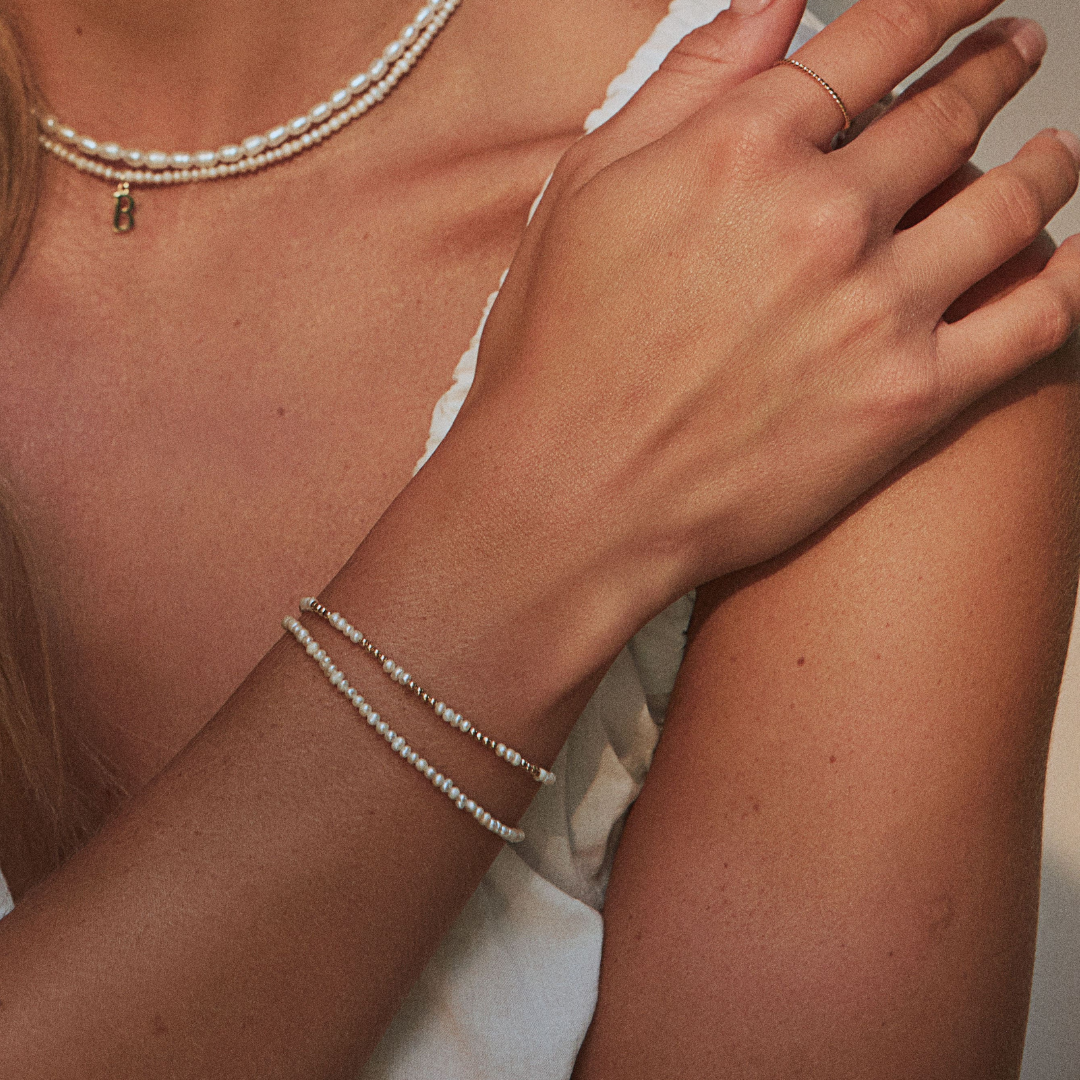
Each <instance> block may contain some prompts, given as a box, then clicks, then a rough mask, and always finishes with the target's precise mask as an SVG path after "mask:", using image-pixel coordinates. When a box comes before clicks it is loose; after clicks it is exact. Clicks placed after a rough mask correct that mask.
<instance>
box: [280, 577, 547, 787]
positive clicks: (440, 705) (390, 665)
mask: <svg viewBox="0 0 1080 1080" xmlns="http://www.w3.org/2000/svg"><path fill="white" fill-rule="evenodd" d="M300 610H301V611H310V612H311V613H312V614H313V615H319V616H321V617H322V618H324V619H325V620H326V621H327V622H328V623H329V624H330V625H331V626H332V627H333V628H334V629H335V630H338V631H340V632H341V633H342V634H343V635H344V636H345V637H347V638H348V639H349V640H350V641H351V642H352V643H353V644H354V645H359V646H360V647H361V648H362V649H365V650H367V652H369V653H370V654H371V655H372V656H373V657H375V659H376V660H378V661H379V663H380V664H381V665H382V669H383V671H384V672H385V673H386V674H387V675H389V676H390V678H391V679H393V680H394V682H396V683H400V684H401V685H402V686H404V687H405V689H406V690H412V691H413V693H415V694H416V696H417V697H418V698H419V699H420V700H421V701H422V702H423V703H424V704H425V705H429V706H431V708H432V709H433V710H434V712H435V715H436V716H438V717H440V718H441V719H442V720H444V721H445V722H446V723H448V724H449V725H450V726H451V727H452V728H456V729H457V730H458V731H460V732H461V733H462V734H463V735H471V736H472V737H473V738H474V739H475V740H476V741H477V742H478V743H480V744H481V745H482V746H484V747H486V748H488V749H490V750H493V751H494V752H495V753H496V754H497V755H498V756H499V757H501V758H502V759H503V760H504V761H506V762H507V763H508V764H509V765H512V766H513V767H514V768H515V769H524V770H525V771H526V772H527V773H528V774H529V775H530V776H531V777H532V778H533V779H534V780H535V781H536V782H537V783H538V784H554V783H555V774H554V773H553V772H549V771H548V770H547V769H545V768H542V767H541V766H539V765H534V764H533V763H532V762H531V761H528V760H527V759H526V758H524V757H523V756H522V755H521V754H520V753H518V751H517V750H514V749H512V748H511V747H509V746H507V745H506V743H501V742H497V741H496V740H495V739H493V738H491V736H490V735H485V734H484V733H483V732H482V731H481V730H480V729H479V728H478V727H477V726H476V725H475V724H473V723H471V722H470V721H468V720H466V719H465V717H463V716H462V715H461V713H459V712H455V711H454V710H453V709H452V708H450V706H449V705H447V704H445V703H444V702H442V701H437V700H436V699H435V698H433V697H432V696H431V695H430V694H429V693H428V692H427V691H426V690H424V689H423V687H421V686H420V684H419V683H417V681H416V680H415V679H414V678H413V677H412V675H410V674H409V673H408V672H407V671H405V670H404V668H402V666H401V665H400V664H395V663H394V661H393V660H391V659H390V657H389V656H387V655H386V654H385V653H384V652H382V651H381V650H380V649H379V648H377V647H376V646H375V645H373V644H372V643H371V642H370V641H368V639H367V638H366V637H365V636H364V635H363V634H362V633H361V632H360V631H359V630H357V629H356V627H355V626H351V625H350V624H349V623H348V622H347V621H346V619H345V617H344V616H343V615H340V614H339V613H338V612H336V611H330V610H329V609H327V608H326V607H325V606H324V605H322V604H320V603H319V601H318V600H316V599H315V597H313V596H305V597H304V599H303V600H301V601H300Z"/></svg>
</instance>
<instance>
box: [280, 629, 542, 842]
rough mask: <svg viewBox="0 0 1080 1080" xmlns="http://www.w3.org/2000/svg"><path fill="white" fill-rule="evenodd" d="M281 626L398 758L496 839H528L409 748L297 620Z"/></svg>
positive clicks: (520, 831) (403, 739)
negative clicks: (301, 646)
mask: <svg viewBox="0 0 1080 1080" xmlns="http://www.w3.org/2000/svg"><path fill="white" fill-rule="evenodd" d="M281 625H282V626H284V627H285V629H286V630H288V631H289V633H290V634H292V636H293V637H294V638H296V640H297V641H298V642H299V643H300V644H301V645H303V646H304V649H305V651H306V652H307V654H308V656H310V657H311V659H312V660H314V661H315V662H316V663H317V664H318V665H319V667H320V668H322V671H323V674H324V675H325V676H326V677H327V679H329V680H330V684H331V686H334V687H336V688H337V690H338V691H339V692H340V693H341V694H342V695H343V696H344V697H345V698H347V699H348V701H349V703H350V704H351V705H352V706H353V708H354V709H356V711H357V712H359V713H360V715H361V716H363V717H364V718H365V719H366V720H367V722H368V726H369V727H373V728H374V729H375V731H376V732H377V733H378V734H379V735H381V736H382V737H383V739H385V740H386V742H387V743H388V744H389V746H390V749H391V750H393V751H394V753H395V754H397V755H398V757H400V758H402V759H403V760H405V761H407V762H408V763H409V764H410V765H412V766H413V768H415V769H416V771H417V772H418V773H421V774H422V775H423V776H425V777H427V779H428V780H430V781H431V783H432V785H433V786H434V787H436V788H438V790H439V791H441V792H442V793H443V794H444V795H446V796H447V797H448V798H449V799H450V801H451V802H452V803H453V804H454V805H455V806H456V807H457V808H458V809H459V810H461V811H463V812H464V813H466V814H470V815H471V816H472V817H474V818H476V820H477V821H478V822H480V824H481V825H483V826H484V828H485V829H487V830H488V832H493V833H494V834H495V835H496V836H498V837H499V838H500V839H502V840H505V841H506V842H507V843H509V844H520V843H521V841H522V840H524V839H525V833H524V832H523V831H522V830H521V829H515V828H512V827H511V826H509V825H504V824H503V823H502V822H501V821H499V819H498V818H496V817H493V816H492V815H491V814H490V813H489V812H488V811H487V810H485V809H484V808H483V807H482V806H481V805H480V804H479V803H478V802H476V800H475V799H470V798H469V797H468V795H466V794H465V792H464V791H462V790H461V789H460V788H459V787H458V786H457V785H456V784H455V783H454V781H453V780H451V779H450V777H449V776H444V775H443V774H442V773H441V772H439V771H438V770H437V769H436V768H435V766H434V765H431V764H429V763H428V762H427V761H425V760H424V758H422V757H421V756H420V755H419V754H418V753H417V752H416V751H415V750H414V749H413V748H412V747H411V746H409V744H408V743H407V742H406V741H405V736H404V735H399V734H398V733H397V732H396V731H394V730H393V728H391V727H390V725H389V724H388V723H387V722H386V721H385V720H383V719H382V718H381V717H380V716H379V714H378V713H377V712H376V711H375V710H374V709H373V708H372V707H371V706H370V705H369V704H368V703H367V702H366V701H365V700H364V699H363V697H362V696H361V695H360V692H359V691H358V690H357V689H356V688H355V687H354V686H350V685H349V683H348V681H347V680H346V678H345V673H344V672H343V671H341V670H339V669H338V668H337V667H335V666H334V662H333V661H332V660H331V659H330V657H329V656H327V654H326V650H325V649H324V648H323V647H322V646H321V645H320V644H319V643H318V642H317V641H316V640H315V639H314V638H313V637H312V636H311V634H309V633H308V632H307V630H305V629H304V627H303V626H302V625H301V624H300V623H299V622H298V621H297V620H296V619H294V618H293V617H292V616H291V615H286V616H285V618H284V619H282V621H281Z"/></svg>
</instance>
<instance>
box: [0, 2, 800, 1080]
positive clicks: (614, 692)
mask: <svg viewBox="0 0 1080 1080" xmlns="http://www.w3.org/2000/svg"><path fill="white" fill-rule="evenodd" d="M727 6H728V0H673V2H672V4H671V7H670V9H669V12H668V15H667V16H666V17H665V18H664V19H663V20H662V21H661V22H660V23H659V25H658V26H657V27H656V29H655V30H654V32H653V34H652V36H651V37H650V38H649V40H648V41H647V42H646V43H645V44H644V45H642V47H641V48H640V49H639V50H638V51H637V53H636V54H635V55H634V57H633V59H632V60H631V61H630V63H629V64H628V66H627V68H626V70H625V71H624V72H623V73H622V74H621V75H619V76H618V77H617V78H616V79H615V80H614V81H613V82H612V83H611V85H610V86H609V87H608V92H607V98H606V100H605V101H604V104H603V105H602V106H601V107H600V108H598V109H595V110H594V111H593V112H592V113H590V114H589V116H588V118H587V119H586V121H585V130H586V131H592V130H593V129H594V128H597V127H599V126H600V124H602V123H603V122H604V121H605V120H607V119H609V118H610V117H611V116H613V115H614V114H615V113H616V112H618V111H619V109H621V108H622V106H623V105H625V104H626V102H627V101H629V100H630V98H631V97H632V96H633V95H634V93H636V91H637V90H638V89H639V88H640V87H641V85H642V84H643V83H644V82H645V80H646V79H648V77H649V76H650V75H651V74H652V73H653V72H654V71H655V70H656V69H657V68H658V67H659V66H660V63H661V61H662V60H663V59H664V57H665V56H667V54H668V53H669V52H670V51H671V49H672V48H673V47H674V46H675V45H676V44H677V43H678V42H679V41H680V40H681V39H682V38H683V37H684V36H685V35H686V34H687V33H689V32H690V31H691V30H692V29H694V28H695V27H697V26H701V25H703V24H704V23H706V22H709V21H710V20H711V19H713V18H715V16H716V15H717V14H718V13H719V12H720V11H721V10H723V9H724V8H726V7H727ZM820 29H821V24H820V23H819V22H818V21H817V20H816V19H815V18H814V17H813V16H811V15H809V14H807V15H806V16H805V17H804V19H803V22H802V25H801V26H800V28H799V32H798V34H797V35H796V39H795V42H794V44H793V46H792V48H793V49H794V48H797V47H798V46H800V45H802V44H803V43H804V42H805V41H806V40H807V39H808V38H809V37H810V36H812V34H814V33H815V32H816V31H817V30H820ZM537 201H539V199H538V200H537ZM534 210H535V205H534ZM503 276H504V279H505V274H504V275H503ZM497 295H498V294H497V293H492V295H491V296H490V297H489V298H488V302H487V306H486V308H485V310H484V313H483V317H482V319H481V322H480V327H479V329H478V330H477V332H476V334H475V336H474V337H473V340H472V342H471V343H470V346H469V348H468V350H467V351H466V352H465V354H464V355H463V356H462V358H461V360H460V361H459V363H458V365H457V367H456V369H455V370H454V376H453V384H452V385H451V387H450V388H449V389H448V390H447V392H446V393H445V394H444V395H443V396H442V398H440V400H439V402H438V404H437V405H436V406H435V410H434V414H433V416H432V421H431V432H430V436H429V438H428V442H427V446H426V448H425V453H424V456H423V457H422V458H421V459H420V462H419V463H418V464H417V469H419V468H420V467H421V466H422V465H423V464H424V462H425V461H426V460H427V459H428V457H429V456H430V454H431V453H432V451H433V450H434V449H435V447H437V446H438V445H439V443H440V442H441V441H442V439H443V438H444V436H445V435H446V433H447V431H449V430H450V425H451V424H452V423H453V422H454V419H455V417H456V416H457V414H458V410H459V409H460V408H461V404H462V402H463V401H464V400H465V396H466V394H468V392H469V387H470V386H471V385H472V380H473V373H474V371H475V369H476V354H477V349H478V347H479V343H480V333H481V331H482V330H483V327H484V322H485V321H486V319H487V316H488V312H490V310H491V305H492V304H493V303H494V301H495V297H496V296H497ZM692 609H693V598H692V597H690V596H686V597H683V598H682V599H681V600H679V601H677V602H676V603H675V604H673V605H672V606H671V607H670V608H668V609H667V610H666V611H664V612H662V613H661V614H660V615H658V616H657V617H656V618H655V619H653V620H652V621H651V622H650V623H649V624H648V625H647V626H645V627H644V628H643V629H642V630H641V631H640V632H639V633H638V634H636V635H635V636H634V638H633V639H632V640H631V641H630V642H629V643H628V644H627V646H626V648H624V649H623V651H622V652H621V653H620V654H619V656H618V657H617V658H616V660H615V663H614V664H612V666H611V669H610V670H609V671H608V673H607V675H605V677H604V679H603V681H602V682H601V683H600V686H599V687H598V688H597V690H596V693H595V694H594V695H593V697H592V698H591V700H590V701H589V703H588V705H587V706H586V708H585V711H584V712H583V713H582V715H581V717H580V718H579V719H578V721H577V724H576V725H575V726H574V729H573V731H572V732H571V733H570V737H569V739H568V740H567V742H566V745H565V746H564V747H563V749H562V751H561V753H560V754H559V756H558V758H557V760H556V761H555V764H554V766H553V769H554V772H555V774H556V775H557V776H558V778H559V779H558V782H557V783H556V784H555V785H553V786H551V787H546V786H545V787H540V788H539V789H538V793H537V796H536V798H535V800H534V801H533V803H532V805H531V806H530V808H529V810H528V811H527V813H526V814H525V816H524V818H523V819H522V826H523V828H524V829H525V833H526V839H525V841H524V842H523V843H521V844H519V845H517V846H516V847H514V848H511V847H509V846H507V847H505V848H504V849H503V851H502V852H501V853H500V855H499V856H498V858H497V859H496V860H495V862H494V863H493V864H492V866H491V869H490V870H489V871H488V873H487V874H486V875H485V877H484V879H483V881H482V882H481V883H480V886H479V887H478V888H477V890H476V892H475V893H474V894H473V896H472V897H471V899H470V900H469V902H468V903H467V904H466V906H465V909H464V910H463V911H462V913H461V915H460V917H459V918H458V920H457V921H456V922H455V923H454V925H453V927H452V928H451V930H450V932H449V934H448V935H447V936H446V938H445V940H444V941H443V942H442V944H441V945H440V947H439V949H438V951H437V952H436V954H435V956H434V957H432V959H431V961H430V963H429V964H428V966H427V968H426V969H425V971H424V973H423V975H422V976H421V977H420V980H419V981H418V982H417V984H416V985H415V986H414V987H413V989H412V991H411V992H410V994H409V996H408V997H407V999H406V1000H405V1003H404V1005H403V1006H402V1007H401V1010H400V1011H399V1012H398V1014H397V1016H396V1017H395V1018H394V1021H393V1023H392V1024H391V1025H390V1028H389V1029H388V1030H387V1032H386V1034H385V1036H384V1037H383V1039H382V1041H381V1042H380V1044H379V1046H378V1048H377V1050H376V1051H375V1054H374V1056H373V1057H372V1059H371V1060H370V1061H369V1062H368V1064H367V1067H366V1068H365V1069H364V1070H363V1071H362V1073H361V1078H362V1080H426V1078H427V1077H439V1078H440V1080H567V1078H568V1077H569V1076H570V1073H571V1071H572V1069H573V1066H574V1059H575V1057H576V1056H577V1052H578V1049H579V1048H580V1046H581V1042H582V1040H583V1039H584V1037H585V1031H586V1029H587V1027H588V1026H589V1022H590V1020H591V1019H592V1014H593V1009H594V1008H595V1005H596V993H597V985H598V979H599V971H600V946H601V942H602V939H603V919H602V918H601V915H600V910H601V908H602V906H603V902H604V890H605V889H606V887H607V881H608V875H609V873H610V871H611V863H612V860H613V858H614V854H615V848H616V846H617V844H618V839H619V836H620V834H621V831H622V824H623V820H624V818H625V816H626V812H627V810H628V809H629V808H630V805H631V803H632V802H633V801H634V799H635V798H636V797H637V794H638V792H639V791H640V790H641V785H642V783H643V781H644V779H645V774H646V773H647V771H648V768H649V765H650V763H651V761H652V754H653V750H654V749H655V747H656V743H657V740H658V738H659V736H660V731H661V728H662V726H663V721H664V716H665V713H666V710H667V703H668V698H669V696H670V694H671V690H672V687H673V685H674V683H675V675H676V673H677V672H678V669H679V664H680V663H681V662H682V654H683V647H684V644H685V640H686V628H687V624H688V623H689V620H690V613H691V611H692ZM11 907H12V902H11V896H10V893H9V892H8V889H7V885H6V883H5V882H4V880H3V877H2V876H0V916H3V915H5V914H7V912H8V911H10V910H11Z"/></svg>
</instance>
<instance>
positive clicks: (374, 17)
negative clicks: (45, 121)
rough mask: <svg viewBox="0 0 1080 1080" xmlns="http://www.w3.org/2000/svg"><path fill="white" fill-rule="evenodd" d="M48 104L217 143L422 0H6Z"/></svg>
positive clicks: (397, 23)
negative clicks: (359, 0)
mask: <svg viewBox="0 0 1080 1080" xmlns="http://www.w3.org/2000/svg"><path fill="white" fill-rule="evenodd" d="M5 4H6V9H7V12H8V14H9V17H10V18H11V19H12V21H13V22H14V24H15V26H16V27H17V28H18V30H19V32H20V36H21V37H22V39H23V41H24V44H25V46H26V49H27V52H28V55H29V59H30V63H31V67H32V69H33V71H34V75H35V78H36V80H37V83H38V87H39V89H40V91H41V94H42V96H43V98H44V99H45V102H46V104H47V105H48V107H49V108H50V109H52V110H53V111H54V112H56V114H57V115H58V116H60V117H61V118H62V119H63V120H64V121H65V122H66V123H69V124H71V125H72V126H74V127H75V128H76V129H78V130H81V131H85V132H86V133H88V134H92V135H93V136H94V137H95V138H98V139H102V140H105V139H108V140H115V141H118V142H120V143H126V144H128V145H139V146H145V147H146V148H147V149H150V148H157V149H162V150H191V149H202V148H207V149H216V148H217V147H218V146H220V145H222V144H223V143H227V142H233V141H235V140H236V139H238V138H242V137H244V136H245V135H249V134H252V133H254V132H258V131H262V130H265V129H266V128H269V127H271V126H273V125H275V124H278V123H281V122H284V121H286V120H289V119H291V118H292V117H293V116H295V115H298V114H299V113H302V112H304V111H306V110H307V109H309V108H310V107H311V106H312V105H314V104H315V103H316V102H317V101H320V100H323V99H324V98H325V97H326V96H328V95H329V94H330V93H332V92H333V91H334V90H336V89H337V88H338V87H339V86H342V85H344V84H345V82H347V81H348V79H349V78H351V77H352V76H353V75H355V74H356V73H357V72H358V71H361V70H363V68H364V67H366V66H367V65H368V64H369V63H370V62H371V60H373V59H374V58H375V56H376V55H377V54H378V53H379V52H380V51H381V50H382V48H383V47H384V46H385V45H386V44H387V43H388V42H389V41H390V40H391V39H393V38H394V37H395V36H396V35H397V33H398V31H399V30H400V29H401V27H402V26H403V25H404V24H405V23H406V22H407V21H408V20H409V19H410V18H411V17H412V16H413V15H414V14H415V11H414V8H419V7H420V3H419V0H366V2H365V3H357V0H318V2H316V0H5Z"/></svg>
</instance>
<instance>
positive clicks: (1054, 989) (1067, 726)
mask: <svg viewBox="0 0 1080 1080" xmlns="http://www.w3.org/2000/svg"><path fill="white" fill-rule="evenodd" d="M850 5H851V0H810V9H811V10H812V11H813V12H814V13H815V14H817V15H819V16H820V17H821V18H822V19H824V20H826V21H827V20H829V19H832V18H835V17H836V16H837V15H839V14H840V13H841V12H842V11H844V10H845V9H846V8H848V7H849V6H850ZM994 15H995V17H997V16H999V15H1023V16H1026V17H1028V18H1032V19H1037V20H1038V21H1039V22H1040V23H1041V24H1042V26H1043V28H1044V29H1045V30H1046V32H1047V36H1048V37H1049V39H1050V47H1049V50H1048V51H1047V54H1046V59H1045V60H1044V61H1043V66H1042V69H1041V70H1040V72H1039V73H1038V75H1037V76H1036V77H1035V79H1034V80H1033V81H1032V82H1031V83H1030V84H1029V85H1028V87H1027V88H1026V89H1025V90H1024V91H1023V93H1021V94H1020V96H1019V97H1017V98H1016V99H1015V100H1014V101H1013V102H1012V103H1011V104H1009V105H1008V106H1007V107H1006V108H1005V110H1004V112H1003V113H1002V114H1001V116H1000V117H999V118H998V120H997V121H996V123H995V124H994V126H993V127H991V129H990V130H989V132H987V134H986V137H985V138H984V139H983V142H982V145H981V146H980V147H979V152H978V154H976V156H975V161H976V163H977V164H978V165H980V166H981V167H982V168H984V169H986V168H990V167H992V166H994V165H998V164H1000V163H1001V162H1003V161H1007V160H1008V159H1009V158H1010V157H1011V156H1012V155H1013V154H1014V153H1015V152H1016V151H1017V150H1018V149H1019V148H1020V147H1021V146H1022V145H1023V143H1024V142H1025V141H1026V140H1027V139H1028V138H1030V137H1031V136H1032V135H1034V134H1035V133H1036V132H1037V131H1039V130H1040V129H1042V128H1044V127H1064V128H1070V129H1071V130H1073V131H1075V132H1077V133H1080V0H1005V3H1003V4H1002V5H1001V6H1000V8H998V9H997V11H996V12H995V13H994ZM1050 232H1051V233H1052V234H1053V236H1054V237H1055V239H1057V240H1062V239H1064V238H1065V237H1066V236H1068V235H1070V234H1071V233H1074V232H1080V196H1077V197H1076V198H1074V199H1073V201H1072V202H1071V203H1070V204H1069V205H1068V206H1067V207H1066V208H1065V209H1064V210H1063V211H1062V212H1061V213H1060V214H1059V215H1058V216H1057V218H1056V219H1055V220H1054V221H1053V223H1052V224H1051V226H1050ZM1023 1080H1080V618H1078V620H1077V622H1074V633H1073V641H1072V647H1071V648H1070V652H1069V660H1068V663H1067V664H1066V667H1065V681H1064V685H1063V686H1062V691H1061V699H1060V701H1059V703H1058V713H1057V719H1056V721H1055V725H1054V736H1053V742H1052V745H1051V752H1050V774H1049V783H1048V790H1047V799H1046V814H1045V831H1044V839H1043V892H1042V904H1041V907H1040V915H1039V945H1038V953H1037V956H1036V960H1035V988H1034V992H1033V994H1032V1006H1031V1017H1030V1020H1029V1022H1028V1042H1027V1047H1026V1049H1025V1052H1024V1072H1023Z"/></svg>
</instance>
